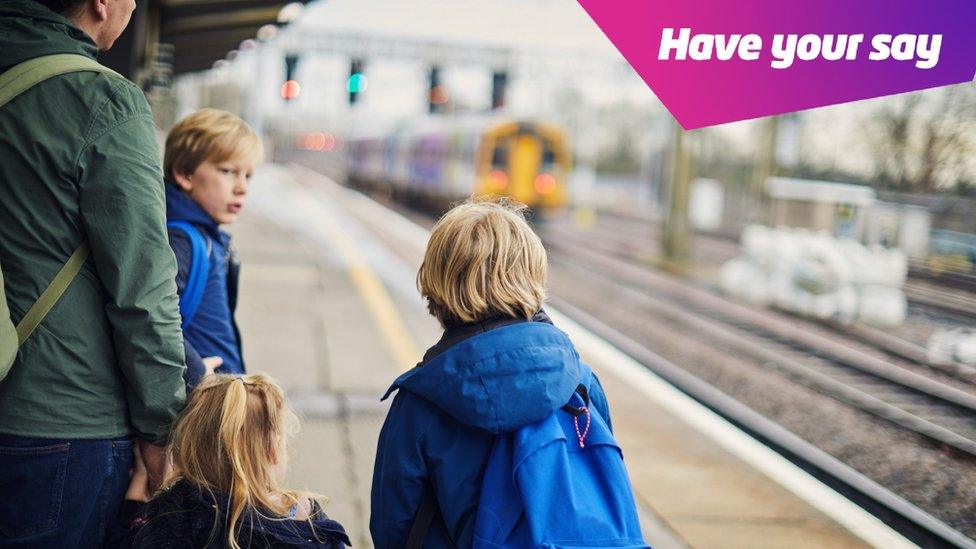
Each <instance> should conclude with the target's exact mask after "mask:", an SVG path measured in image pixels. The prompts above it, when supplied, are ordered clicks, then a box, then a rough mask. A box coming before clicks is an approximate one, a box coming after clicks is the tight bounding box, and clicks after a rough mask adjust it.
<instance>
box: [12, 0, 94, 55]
mask: <svg viewBox="0 0 976 549" xmlns="http://www.w3.org/2000/svg"><path fill="white" fill-rule="evenodd" d="M0 49H2V50H3V56H2V58H0V71H5V70H7V69H9V68H10V67H13V66H14V65H16V64H18V63H21V62H23V61H26V60H28V59H33V58H34V57H40V56H42V55H50V54H55V53H76V54H81V55H84V56H86V57H91V58H92V59H94V58H95V56H96V55H98V48H97V47H96V46H95V42H93V41H92V39H91V37H89V36H88V35H87V34H85V32H84V31H82V30H81V29H79V28H78V27H76V26H74V25H73V24H72V23H71V21H69V20H68V19H67V18H65V17H62V16H60V15H58V14H56V13H54V12H53V11H51V10H49V9H47V8H46V7H44V6H42V5H41V4H38V3H37V2H34V1H33V0H0Z"/></svg>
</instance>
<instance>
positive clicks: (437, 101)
mask: <svg viewBox="0 0 976 549" xmlns="http://www.w3.org/2000/svg"><path fill="white" fill-rule="evenodd" d="M428 82H429V84H430V85H429V87H428V89H427V112H429V113H431V114H437V113H441V112H444V107H445V105H447V101H448V99H449V97H448V93H447V87H446V86H444V84H442V83H441V69H440V67H438V66H436V65H434V66H433V67H431V68H430V73H429V79H428Z"/></svg>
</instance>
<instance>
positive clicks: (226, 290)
mask: <svg viewBox="0 0 976 549" xmlns="http://www.w3.org/2000/svg"><path fill="white" fill-rule="evenodd" d="M166 220H167V221H172V220H182V221H188V222H190V223H192V224H193V225H194V226H196V227H197V228H198V229H200V230H201V231H202V232H203V234H204V236H206V237H207V240H208V241H209V243H210V245H211V246H212V249H211V252H210V271H209V273H208V277H207V284H206V286H205V288H204V292H203V299H202V301H201V302H200V306H199V308H198V309H197V312H196V315H195V316H194V317H193V324H191V325H190V326H189V327H188V328H187V329H186V330H184V332H183V339H184V341H185V344H186V357H187V358H186V359H187V383H188V385H190V386H191V387H192V386H193V385H195V384H196V382H197V381H198V380H199V377H200V376H201V375H202V373H203V363H202V362H201V361H200V357H208V356H219V357H221V358H223V359H224V364H223V366H221V367H220V368H219V369H218V370H217V371H218V372H220V373H228V374H241V373H244V362H243V359H242V354H241V343H240V341H241V338H240V332H239V331H238V329H237V323H236V322H235V321H234V309H235V308H236V306H237V288H238V279H239V277H240V265H239V264H238V262H237V260H236V258H235V257H234V253H233V250H232V249H231V246H230V235H229V234H227V233H225V232H223V231H221V230H220V226H219V225H218V224H217V222H216V221H214V220H213V218H212V217H210V215H209V214H208V213H207V212H206V211H204V209H203V208H201V207H200V205H199V204H197V203H196V202H194V201H193V200H192V199H191V198H190V197H189V196H188V195H187V194H186V193H184V192H183V191H181V190H180V189H179V188H178V187H177V186H176V185H175V184H173V183H172V182H170V181H167V182H166ZM169 243H170V246H171V247H172V248H173V253H174V254H175V255H176V264H177V274H176V287H177V290H178V291H179V293H180V295H182V294H183V289H184V288H185V287H186V281H187V277H188V276H189V273H190V260H191V257H192V252H191V250H190V241H189V240H188V238H187V236H186V235H185V234H184V233H183V232H181V231H174V230H170V231H169Z"/></svg>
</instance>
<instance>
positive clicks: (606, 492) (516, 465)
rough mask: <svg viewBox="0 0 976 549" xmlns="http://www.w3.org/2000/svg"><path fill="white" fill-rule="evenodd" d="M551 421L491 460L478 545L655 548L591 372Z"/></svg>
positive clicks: (513, 436) (500, 442)
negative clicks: (597, 404)
mask: <svg viewBox="0 0 976 549" xmlns="http://www.w3.org/2000/svg"><path fill="white" fill-rule="evenodd" d="M582 370H583V380H582V382H581V383H580V385H579V388H577V390H576V392H575V393H574V394H573V396H572V398H571V399H570V402H569V403H568V404H567V405H566V406H564V407H563V408H562V409H560V410H556V411H555V412H554V413H553V414H552V415H550V416H549V417H548V418H546V419H544V420H542V421H540V422H538V423H534V424H532V425H528V426H525V427H522V428H521V429H519V430H518V431H515V432H514V433H510V434H507V435H502V436H499V437H498V438H497V440H496V442H495V446H494V448H493V449H492V452H491V456H490V457H489V458H488V467H487V469H486V471H485V477H484V482H483V483H482V487H481V498H480V500H479V502H478V514H477V517H476V519H475V533H474V547H476V548H502V547H520V548H523V547H537V548H547V549H556V548H576V547H631V548H638V547H642V548H643V547H650V546H649V545H647V543H645V542H644V539H643V536H642V535H641V530H640V522H639V521H638V519H637V509H636V505H635V503H634V494H633V492H632V491H631V487H630V479H629V478H628V476H627V470H626V469H625V468H624V462H623V454H622V453H621V451H620V447H619V446H617V442H616V441H615V440H614V438H613V433H611V432H610V429H609V427H607V424H606V421H605V420H604V419H603V418H602V417H600V414H599V413H598V412H597V411H596V410H595V409H593V408H592V407H590V402H589V396H588V388H589V386H590V383H591V382H592V379H593V372H592V371H591V370H590V369H589V368H588V367H587V366H583V367H582Z"/></svg>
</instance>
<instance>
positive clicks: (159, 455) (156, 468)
mask: <svg viewBox="0 0 976 549" xmlns="http://www.w3.org/2000/svg"><path fill="white" fill-rule="evenodd" d="M138 440H139V452H140V453H141V454H142V461H143V462H145V464H146V474H147V475H148V481H149V494H150V495H152V494H154V493H156V490H158V489H159V487H160V485H162V484H163V481H165V480H166V479H167V478H168V477H169V475H170V473H172V464H171V463H170V461H169V455H168V454H167V453H166V448H164V447H162V446H156V445H155V444H152V443H151V442H147V441H145V440H142V439H138Z"/></svg>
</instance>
